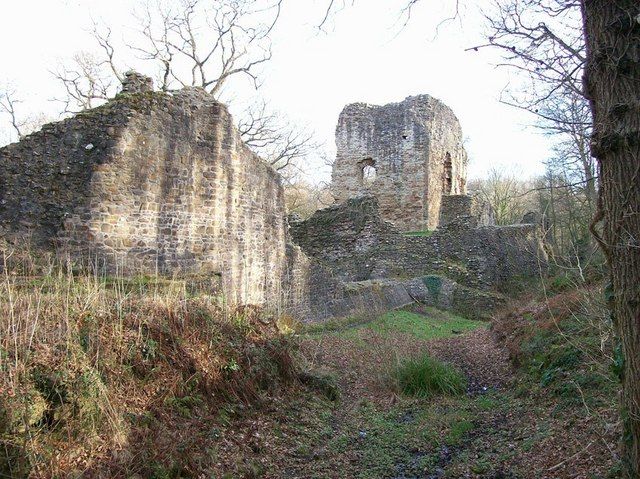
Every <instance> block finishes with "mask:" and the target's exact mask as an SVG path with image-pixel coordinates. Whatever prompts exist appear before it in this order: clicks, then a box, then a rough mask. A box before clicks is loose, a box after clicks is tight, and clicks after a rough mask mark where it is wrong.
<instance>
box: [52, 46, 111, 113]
mask: <svg viewBox="0 0 640 479" xmlns="http://www.w3.org/2000/svg"><path fill="white" fill-rule="evenodd" d="M105 63H106V62H105V61H104V60H99V59H97V58H96V57H95V56H94V55H92V54H90V53H88V52H79V53H76V54H75V55H74V56H73V58H72V60H71V62H69V64H67V65H61V66H59V67H58V69H57V70H55V71H53V72H52V74H53V76H54V78H55V79H56V80H58V81H59V82H60V83H61V84H62V87H63V89H64V96H63V97H61V98H59V99H57V101H60V102H62V103H63V104H64V107H63V113H77V112H78V111H82V110H88V109H90V108H94V107H95V106H97V105H99V104H100V103H104V102H105V101H107V100H108V99H109V98H110V97H111V96H112V92H113V91H114V89H115V86H116V83H117V81H116V80H117V79H118V78H115V79H114V78H113V76H111V75H110V72H105Z"/></svg>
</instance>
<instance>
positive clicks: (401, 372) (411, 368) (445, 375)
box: [395, 355, 467, 398]
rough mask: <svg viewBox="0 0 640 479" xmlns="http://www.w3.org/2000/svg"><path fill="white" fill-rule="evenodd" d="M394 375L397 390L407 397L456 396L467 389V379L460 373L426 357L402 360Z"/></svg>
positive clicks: (450, 366) (449, 366) (451, 367)
mask: <svg viewBox="0 0 640 479" xmlns="http://www.w3.org/2000/svg"><path fill="white" fill-rule="evenodd" d="M395 375H396V380H397V383H398V388H399V390H400V391H401V392H402V393H403V394H406V395H408V396H416V397H422V398H428V397H431V396H435V395H437V394H446V395H451V396H458V395H461V394H464V392H465V391H466V389H467V379H466V377H465V376H464V374H462V372H460V371H459V370H458V369H456V368H455V367H454V366H452V365H451V364H447V363H443V362H441V361H438V360H437V359H434V358H432V357H431V356H428V355H424V356H422V357H420V358H418V359H406V360H404V361H403V362H401V363H400V365H399V366H398V368H397V369H396V372H395Z"/></svg>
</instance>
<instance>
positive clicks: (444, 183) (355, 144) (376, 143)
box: [331, 95, 467, 231]
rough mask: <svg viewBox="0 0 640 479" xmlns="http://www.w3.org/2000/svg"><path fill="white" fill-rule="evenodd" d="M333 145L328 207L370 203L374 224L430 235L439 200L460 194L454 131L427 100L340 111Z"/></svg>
mask: <svg viewBox="0 0 640 479" xmlns="http://www.w3.org/2000/svg"><path fill="white" fill-rule="evenodd" d="M336 145H337V156H336V161H335V163H334V165H333V171H332V175H331V176H332V192H333V194H334V196H335V198H336V200H337V201H338V202H342V201H345V200H347V199H349V198H354V197H358V196H363V195H374V196H376V197H377V198H378V202H379V203H380V212H381V214H382V217H383V218H384V219H385V220H387V221H389V222H391V223H393V224H394V225H395V226H396V227H398V228H399V229H401V230H403V231H412V230H424V229H434V228H436V227H437V226H438V219H439V214H440V202H441V198H442V196H443V195H453V194H455V195H458V194H464V193H465V192H466V178H467V154H466V152H465V150H464V147H463V145H462V130H461V128H460V124H459V122H458V119H457V118H456V116H455V115H454V114H453V111H451V109H450V108H449V107H447V106H446V105H445V104H443V103H442V102H441V101H439V100H437V99H435V98H433V97H431V96H429V95H418V96H411V97H408V98H406V99H405V100H404V101H402V102H400V103H391V104H389V105H384V106H376V105H368V104H365V103H353V104H351V105H347V106H346V107H345V108H344V109H343V110H342V113H340V118H339V120H338V126H337V128H336Z"/></svg>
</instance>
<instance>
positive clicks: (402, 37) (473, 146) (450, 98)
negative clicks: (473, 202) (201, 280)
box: [0, 0, 550, 179]
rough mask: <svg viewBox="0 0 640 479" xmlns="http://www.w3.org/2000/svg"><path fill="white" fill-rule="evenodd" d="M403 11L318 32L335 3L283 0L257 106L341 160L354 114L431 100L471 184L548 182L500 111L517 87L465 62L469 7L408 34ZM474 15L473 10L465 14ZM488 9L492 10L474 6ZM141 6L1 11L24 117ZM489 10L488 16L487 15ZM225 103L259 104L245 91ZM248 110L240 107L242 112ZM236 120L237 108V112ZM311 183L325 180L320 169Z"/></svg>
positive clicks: (542, 151)
mask: <svg viewBox="0 0 640 479" xmlns="http://www.w3.org/2000/svg"><path fill="white" fill-rule="evenodd" d="M404 1H406V0H359V1H356V3H355V6H353V7H349V8H347V9H344V10H343V11H341V12H339V13H338V14H337V15H336V16H335V17H333V18H331V19H330V21H329V22H328V24H327V28H326V32H324V33H323V32H318V31H317V29H315V28H314V25H316V24H317V23H318V21H319V20H320V19H321V18H322V8H323V6H325V5H326V3H327V2H328V0H285V5H284V8H283V13H282V17H281V19H280V22H279V24H278V28H277V29H276V30H275V31H274V32H273V55H274V56H273V60H272V61H271V62H270V63H269V64H268V65H266V66H265V67H264V68H263V70H262V77H263V79H264V82H263V84H262V86H261V88H260V91H259V95H260V96H261V97H264V98H265V99H267V100H268V101H269V103H270V105H271V106H272V107H276V108H277V109H278V110H280V111H281V112H283V113H284V114H286V115H288V116H289V117H290V118H291V119H292V120H293V121H295V122H297V123H300V124H304V125H308V127H309V128H311V129H312V130H314V131H315V133H316V135H317V137H318V138H319V140H320V141H322V142H323V143H324V145H325V149H326V150H327V152H328V154H329V155H333V154H334V152H335V145H334V140H333V134H334V129H335V124H336V121H337V118H338V114H339V113H340V110H341V109H342V108H343V107H344V105H346V104H348V103H352V102H367V103H372V104H385V103H389V102H397V101H401V100H402V99H404V98H405V97H407V96H409V95H416V94H422V93H427V94H430V95H432V96H435V97H437V98H439V99H440V100H442V101H444V103H446V104H447V105H449V106H450V107H451V108H452V109H453V111H454V112H455V113H456V115H457V116H458V118H459V120H460V122H461V124H462V128H463V132H464V135H465V138H466V147H467V151H468V152H469V156H470V159H471V163H470V171H469V173H470V176H471V177H472V178H473V177H479V176H483V175H484V174H486V172H487V171H488V170H489V169H491V168H492V167H497V168H501V169H506V170H509V171H511V172H513V173H515V174H517V175H521V176H530V175H534V174H537V173H541V172H542V169H543V167H542V163H541V162H542V161H543V160H544V159H545V158H546V157H547V155H548V153H549V146H550V145H549V140H548V139H547V138H546V137H544V136H541V135H540V134H539V132H538V131H537V130H536V129H535V128H534V127H532V126H531V123H532V122H533V121H534V119H533V118H531V117H530V116H529V115H527V114H526V113H524V112H521V111H518V110H516V109H514V108H512V107H508V106H505V105H502V104H500V102H499V101H498V98H499V96H500V92H501V91H502V90H503V89H504V88H505V87H506V86H507V85H509V84H511V85H515V84H517V79H514V78H512V77H510V75H512V74H510V73H509V72H508V71H506V70H505V69H496V68H495V67H494V66H493V65H494V64H495V63H496V62H497V58H496V57H495V56H493V54H492V53H491V52H488V51H482V50H481V51H480V52H473V51H471V52H466V51H465V49H466V48H468V47H470V46H474V45H476V44H478V42H480V41H481V33H482V30H483V22H482V21H481V17H480V15H479V13H478V11H477V9H476V8H475V7H469V8H468V9H467V11H466V12H465V13H464V16H463V19H462V21H461V22H450V23H447V24H446V25H445V26H443V27H441V28H440V29H439V33H438V35H437V37H435V39H434V32H435V29H436V25H437V24H438V23H439V22H440V20H442V19H443V18H446V17H447V15H448V13H450V11H448V10H446V8H445V7H444V6H443V4H446V3H447V2H434V1H429V0H424V2H423V3H424V5H423V6H422V7H420V8H419V9H416V10H415V11H414V14H413V16H412V19H411V21H410V22H409V24H408V25H407V26H406V27H404V28H401V25H402V21H399V20H398V15H399V12H400V9H401V6H402V5H403V4H404ZM467 3H471V2H467ZM476 3H477V6H480V7H484V6H486V5H488V4H489V1H485V0H478V1H477V2H476ZM134 4H135V0H108V1H105V0H21V1H13V0H11V1H9V0H3V1H2V6H1V7H0V13H1V16H0V22H1V24H0V65H1V69H0V83H2V82H7V81H8V82H10V83H12V84H13V85H14V86H15V87H16V89H17V90H19V92H20V93H22V95H23V96H24V98H25V99H26V100H27V101H26V102H25V104H24V105H22V107H23V108H24V109H29V110H30V111H33V112H39V111H45V112H48V113H49V114H54V113H55V111H56V109H57V108H59V105H56V104H52V102H51V101H50V99H51V98H53V97H55V96H56V93H57V90H56V89H57V88H58V86H57V85H56V84H55V82H53V80H52V78H51V75H50V73H49V71H50V70H51V69H53V68H55V66H56V64H57V63H58V62H60V61H63V60H64V59H65V58H68V57H69V56H71V55H73V54H74V53H75V52H77V51H80V50H92V49H93V46H92V42H91V38H90V36H89V35H88V33H87V31H86V30H87V28H88V27H89V26H90V25H91V19H92V18H94V19H96V20H104V21H106V22H108V23H110V24H112V25H127V24H129V23H130V22H131V17H130V12H131V9H132V7H133V6H134ZM483 4H486V5H483ZM241 83H242V82H239V83H237V84H235V85H234V84H232V85H230V91H227V96H229V97H231V96H234V97H237V98H239V99H242V98H250V97H251V98H254V97H255V92H252V91H251V88H250V86H249V85H248V84H247V83H246V82H245V83H244V84H241ZM240 103H241V102H238V104H240ZM232 109H233V108H232ZM310 170H311V172H310V174H311V175H312V176H313V178H315V179H328V171H327V169H326V167H322V163H321V161H320V160H319V159H316V160H314V163H313V165H312V167H311V168H310Z"/></svg>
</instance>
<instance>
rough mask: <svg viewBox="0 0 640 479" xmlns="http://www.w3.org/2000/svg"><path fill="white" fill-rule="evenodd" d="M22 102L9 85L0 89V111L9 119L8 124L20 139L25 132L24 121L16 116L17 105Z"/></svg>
mask: <svg viewBox="0 0 640 479" xmlns="http://www.w3.org/2000/svg"><path fill="white" fill-rule="evenodd" d="M20 103H22V100H20V99H19V98H18V97H17V93H16V90H15V89H14V88H12V87H10V86H6V87H5V88H4V89H3V90H0V112H1V113H4V114H5V115H6V116H7V117H8V120H9V125H10V126H11V128H12V129H13V131H14V133H15V134H16V135H17V136H18V139H21V138H22V137H23V136H24V135H25V134H26V133H25V131H24V127H25V122H24V121H23V120H20V119H19V118H18V112H17V107H18V105H19V104H20Z"/></svg>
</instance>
